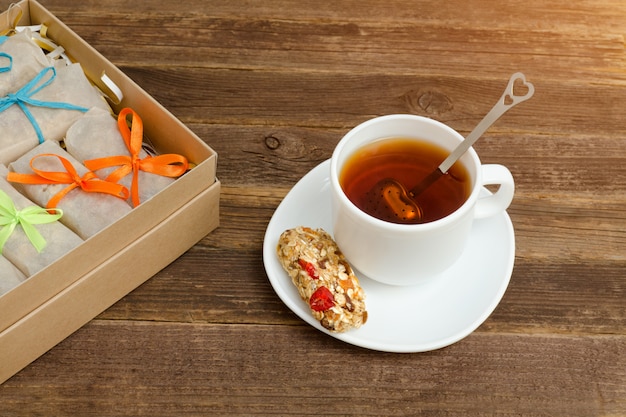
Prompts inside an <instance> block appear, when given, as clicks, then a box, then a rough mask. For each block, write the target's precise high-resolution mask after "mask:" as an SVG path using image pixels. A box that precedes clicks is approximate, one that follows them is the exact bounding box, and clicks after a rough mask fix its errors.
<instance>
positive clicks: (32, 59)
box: [0, 29, 51, 97]
mask: <svg viewBox="0 0 626 417" xmlns="http://www.w3.org/2000/svg"><path fill="white" fill-rule="evenodd" d="M0 54H2V56H4V58H5V59H1V58H0V66H1V67H3V68H6V71H3V72H2V73H1V74H0V97H4V96H6V95H7V94H9V93H15V92H16V91H17V90H18V89H19V88H21V87H22V86H23V85H25V84H26V83H28V82H29V81H30V80H32V79H33V78H35V77H36V76H37V74H39V73H40V72H41V70H42V69H44V68H46V67H49V66H50V65H51V62H50V60H49V59H48V58H47V57H46V56H45V54H44V53H43V51H42V50H41V48H40V47H39V46H37V45H36V44H35V42H33V41H32V40H31V32H30V30H28V29H26V30H24V31H23V32H20V33H17V34H15V35H12V36H0Z"/></svg>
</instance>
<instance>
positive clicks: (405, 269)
mask: <svg viewBox="0 0 626 417" xmlns="http://www.w3.org/2000/svg"><path fill="white" fill-rule="evenodd" d="M395 137H398V138H414V139H416V140H417V141H421V142H424V141H426V142H432V143H435V144H437V145H439V146H441V147H443V148H445V149H448V150H449V151H452V150H453V149H454V148H455V147H456V146H457V145H458V144H459V142H461V141H462V140H463V137H462V136H461V135H460V134H459V133H458V132H456V131H455V130H453V129H452V128H450V127H448V126H446V125H444V124H443V123H440V122H438V121H436V120H433V119H429V118H425V117H421V116H416V115H388V116H381V117H377V118H375V119H371V120H368V121H366V122H364V123H362V124H360V125H358V126H357V127H355V128H354V129H352V130H351V131H349V132H348V133H347V134H346V135H345V136H344V137H343V138H342V139H341V141H340V142H339V143H338V144H337V147H336V148H335V150H334V152H333V155H332V158H331V168H330V169H331V172H330V182H331V201H332V224H333V235H334V238H335V240H336V242H337V245H338V246H339V248H340V249H341V251H342V252H343V253H344V255H345V256H346V258H347V259H348V261H349V262H350V263H351V265H352V266H353V267H354V268H355V269H357V270H358V271H359V272H361V273H362V274H364V275H366V276H367V277H369V278H371V279H373V280H376V281H379V282H382V283H385V284H391V285H415V284H419V283H420V282H424V281H426V280H429V279H432V278H434V277H436V276H438V275H440V274H441V273H443V272H444V271H445V270H446V269H448V268H449V267H450V266H452V265H453V264H454V263H455V262H456V261H457V260H458V258H459V257H460V256H461V255H462V253H463V250H464V248H465V245H466V243H467V241H468V238H469V236H470V232H471V228H472V224H473V221H474V219H475V218H478V217H480V218H482V217H490V216H493V215H495V214H497V213H500V212H502V211H504V210H506V208H507V207H508V206H509V204H510V203H511V200H512V198H513V192H514V183H513V177H512V176H511V173H510V172H509V170H508V169H507V168H505V167H503V166H501V165H481V163H480V160H479V158H478V155H477V154H476V152H475V151H474V150H473V149H472V148H470V149H469V150H468V151H467V152H465V154H463V156H462V157H461V158H460V162H461V163H462V164H463V165H464V166H465V168H466V170H467V172H468V174H469V178H470V184H471V186H470V190H471V191H470V193H469V197H468V198H467V200H466V201H465V203H463V204H462V205H461V207H459V208H458V209H457V210H456V211H454V212H453V213H451V214H449V215H448V216H446V217H443V218H441V219H438V220H435V221H431V222H428V223H421V224H397V223H390V222H387V221H383V220H380V219H378V218H375V217H372V216H370V215H369V214H366V213H365V212H363V211H361V210H360V209H359V208H358V207H357V206H356V205H354V204H353V203H352V202H351V201H350V200H349V198H348V197H347V196H346V195H345V193H344V192H343V190H342V187H341V184H340V180H339V178H340V174H341V170H342V169H343V166H344V164H345V162H346V160H348V159H349V158H350V156H352V155H353V154H354V152H356V151H357V150H358V149H361V148H362V147H363V146H365V145H367V144H369V143H372V142H374V141H377V140H380V139H385V138H395ZM439 162H441V161H439ZM486 184H494V185H500V187H499V189H498V191H497V192H496V193H495V194H494V195H488V196H486V197H483V196H480V198H479V195H480V193H481V189H482V186H483V185H486Z"/></svg>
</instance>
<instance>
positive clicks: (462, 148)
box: [439, 72, 535, 174]
mask: <svg viewBox="0 0 626 417" xmlns="http://www.w3.org/2000/svg"><path fill="white" fill-rule="evenodd" d="M518 80H519V81H521V82H522V85H523V86H524V87H525V88H526V89H527V90H528V91H527V92H526V94H524V95H515V92H514V90H513V89H514V85H515V82H516V81H518ZM534 93H535V87H534V86H533V85H532V84H531V83H529V82H527V81H526V77H525V76H524V74H522V73H521V72H516V73H515V74H513V75H511V78H510V79H509V84H508V85H507V86H506V90H504V93H502V97H500V99H499V100H498V102H497V103H496V105H495V106H493V108H492V109H491V110H490V111H489V113H487V115H486V116H485V117H484V118H483V120H481V121H480V123H478V125H476V127H475V128H474V130H472V132H471V133H470V134H469V135H467V137H466V138H465V140H463V142H461V143H460V144H459V145H458V146H457V147H456V148H455V149H454V150H453V151H452V152H451V153H450V155H448V157H447V158H446V159H445V160H444V161H443V162H442V163H441V164H440V165H439V170H440V171H441V172H442V173H444V174H445V173H446V172H448V170H449V169H450V167H451V166H452V165H454V163H455V162H456V161H457V159H459V158H460V157H461V155H463V154H464V153H465V152H466V151H467V150H468V149H469V148H470V146H472V145H473V144H474V142H476V141H477V140H478V138H479V137H481V136H482V135H483V133H485V131H486V130H487V129H489V127H490V126H491V125H492V124H493V123H494V122H495V121H496V120H498V119H499V118H500V116H502V115H503V114H504V113H506V112H507V111H508V110H509V109H511V108H512V107H514V106H516V105H517V104H519V103H522V102H524V101H526V100H528V99H529V98H531V97H532V96H533V94H534Z"/></svg>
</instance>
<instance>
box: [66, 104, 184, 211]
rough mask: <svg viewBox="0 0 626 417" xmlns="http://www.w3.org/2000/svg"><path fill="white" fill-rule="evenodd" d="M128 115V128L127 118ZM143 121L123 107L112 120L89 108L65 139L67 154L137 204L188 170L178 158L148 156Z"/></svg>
mask: <svg viewBox="0 0 626 417" xmlns="http://www.w3.org/2000/svg"><path fill="white" fill-rule="evenodd" d="M128 116H131V118H132V119H131V127H130V128H129V127H128V124H127V117H128ZM142 141H143V122H142V121H141V118H140V117H139V115H138V114H137V113H135V112H134V111H133V110H131V109H128V108H125V109H122V110H121V111H120V114H119V116H118V119H117V120H115V118H113V117H112V116H111V114H110V113H108V112H104V111H102V110H100V109H92V110H90V111H89V112H87V113H86V114H85V115H84V116H82V117H81V118H80V119H78V121H76V123H74V124H73V125H72V127H70V129H69V130H68V132H67V135H66V137H65V146H66V147H67V151H68V152H69V153H70V154H71V155H72V156H74V157H75V158H76V159H77V160H79V161H80V162H82V163H84V164H85V166H86V167H87V168H89V169H91V170H92V171H94V172H95V173H96V175H98V177H100V178H102V179H106V180H107V181H113V182H119V183H120V184H122V185H124V186H125V187H127V188H128V189H130V190H131V202H132V204H133V206H135V207H136V206H138V205H139V204H140V202H145V201H146V200H148V199H150V198H151V197H153V196H154V195H155V194H156V193H158V192H159V191H161V190H162V189H164V188H165V187H167V186H168V185H170V184H171V183H172V182H174V181H175V177H179V176H181V175H182V174H184V173H185V171H186V170H187V168H188V162H187V159H186V158H185V157H183V156H181V155H173V154H167V155H158V156H154V157H153V156H151V155H148V153H147V152H146V151H144V150H143V149H142V143H143V142H142Z"/></svg>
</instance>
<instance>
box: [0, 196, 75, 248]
mask: <svg viewBox="0 0 626 417" xmlns="http://www.w3.org/2000/svg"><path fill="white" fill-rule="evenodd" d="M54 212H55V214H52V213H50V212H49V211H47V210H46V209H44V208H41V207H37V206H30V207H26V208H24V209H22V210H17V208H16V207H15V204H14V203H13V200H11V197H9V195H8V194H7V193H5V192H4V191H2V190H0V227H2V229H0V254H2V249H3V248H4V244H5V243H6V241H7V240H9V237H10V236H11V234H12V233H13V231H14V230H15V228H16V227H17V225H18V224H19V225H21V226H22V229H23V230H24V233H26V236H27V237H28V239H29V240H30V243H32V244H33V246H34V247H35V249H37V252H41V251H42V250H43V248H45V247H46V240H45V239H44V238H43V236H42V235H41V233H39V231H38V230H37V229H36V228H35V226H34V225H35V224H45V223H52V222H55V221H57V220H59V219H60V218H61V216H63V210H60V209H54Z"/></svg>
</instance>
